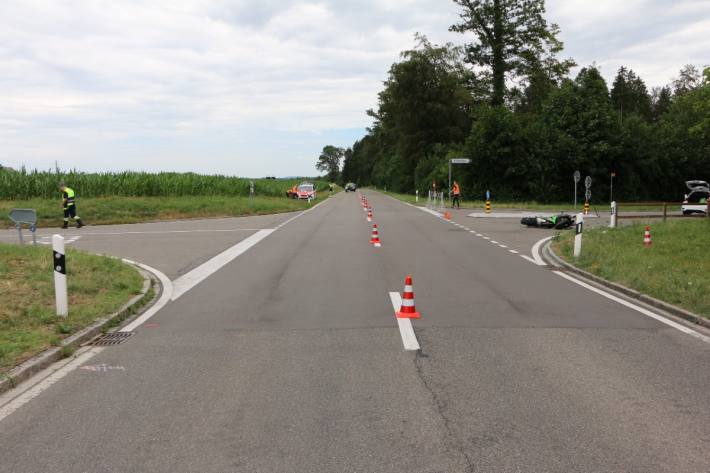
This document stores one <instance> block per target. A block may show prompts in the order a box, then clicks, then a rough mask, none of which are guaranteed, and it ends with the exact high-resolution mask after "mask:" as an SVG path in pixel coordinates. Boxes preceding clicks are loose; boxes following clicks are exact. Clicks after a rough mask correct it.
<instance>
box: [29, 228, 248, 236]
mask: <svg viewBox="0 0 710 473" xmlns="http://www.w3.org/2000/svg"><path fill="white" fill-rule="evenodd" d="M258 230H261V229H260V228H225V229H212V230H209V229H205V230H146V231H128V232H92V233H88V232H87V233H85V232H82V233H81V235H78V234H69V235H64V236H65V237H79V238H81V237H82V236H104V235H106V236H115V235H168V234H172V233H232V232H256V231H258ZM50 237H51V235H45V236H43V237H42V238H50Z"/></svg>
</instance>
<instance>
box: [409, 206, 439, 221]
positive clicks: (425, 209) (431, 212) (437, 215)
mask: <svg viewBox="0 0 710 473" xmlns="http://www.w3.org/2000/svg"><path fill="white" fill-rule="evenodd" d="M409 205H411V204H409ZM412 207H415V208H417V209H419V210H421V211H422V212H426V213H428V214H431V215H433V216H434V217H439V218H441V214H440V213H439V212H435V211H434V210H429V209H428V208H426V207H417V206H416V205H413V206H412Z"/></svg>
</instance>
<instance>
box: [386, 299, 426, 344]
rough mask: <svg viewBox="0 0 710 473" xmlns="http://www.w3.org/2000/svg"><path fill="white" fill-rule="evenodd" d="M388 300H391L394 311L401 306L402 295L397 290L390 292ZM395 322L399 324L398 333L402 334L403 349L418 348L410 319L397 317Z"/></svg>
mask: <svg viewBox="0 0 710 473" xmlns="http://www.w3.org/2000/svg"><path fill="white" fill-rule="evenodd" d="M390 301H392V308H393V309H394V313H395V314H397V311H398V310H399V309H400V307H402V296H401V295H400V294H399V292H390ZM395 317H396V318H397V324H398V325H399V334H400V335H401V336H402V344H403V345H404V349H405V350H419V349H420V348H421V347H420V346H419V342H418V341H417V336H416V335H415V334H414V328H413V327H412V320H411V319H400V318H399V317H397V316H396V315H395Z"/></svg>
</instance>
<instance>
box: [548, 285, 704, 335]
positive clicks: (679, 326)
mask: <svg viewBox="0 0 710 473" xmlns="http://www.w3.org/2000/svg"><path fill="white" fill-rule="evenodd" d="M553 273H555V274H556V275H558V276H560V277H563V278H565V279H567V280H568V281H572V282H573V283H575V284H578V285H580V286H582V287H583V288H585V289H589V290H590V291H592V292H595V293H597V294H599V295H600V296H603V297H606V298H607V299H610V300H612V301H614V302H618V303H619V304H621V305H623V306H624V307H628V308H629V309H633V310H635V311H636V312H639V313H641V314H643V315H645V316H647V317H651V318H652V319H654V320H657V321H659V322H661V323H662V324H665V325H668V326H669V327H673V328H674V329H676V330H680V331H681V332H683V333H685V334H687V335H690V336H691V337H695V338H697V339H699V340H702V341H703V342H705V343H710V337H708V336H706V335H703V334H702V333H700V332H696V331H695V330H693V329H690V328H688V327H686V326H685V325H682V324H679V323H677V322H674V321H672V320H670V319H668V318H666V317H663V316H662V315H659V314H656V313H655V312H651V311H650V310H648V309H644V308H643V307H640V306H638V305H636V304H633V303H631V302H629V301H627V300H624V299H622V298H620V297H616V296H615V295H613V294H610V293H608V292H606V291H603V290H601V289H598V288H596V287H594V286H592V285H590V284H587V283H585V282H583V281H580V280H579V279H577V278H574V277H572V276H570V275H569V274H565V273H563V272H561V271H553Z"/></svg>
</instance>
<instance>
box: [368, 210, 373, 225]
mask: <svg viewBox="0 0 710 473" xmlns="http://www.w3.org/2000/svg"><path fill="white" fill-rule="evenodd" d="M367 221H368V222H372V209H368V210H367Z"/></svg>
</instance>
